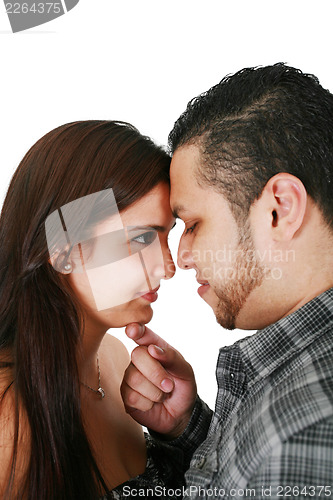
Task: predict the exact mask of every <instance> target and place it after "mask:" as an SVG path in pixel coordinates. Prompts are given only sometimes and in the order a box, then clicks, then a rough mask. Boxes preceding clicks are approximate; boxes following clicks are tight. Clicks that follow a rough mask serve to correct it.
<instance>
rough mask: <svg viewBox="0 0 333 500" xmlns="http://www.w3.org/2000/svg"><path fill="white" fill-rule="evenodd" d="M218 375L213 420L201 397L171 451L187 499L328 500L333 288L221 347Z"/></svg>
mask: <svg viewBox="0 0 333 500" xmlns="http://www.w3.org/2000/svg"><path fill="white" fill-rule="evenodd" d="M216 376H217V382H218V394H217V399H216V408H215V413H214V414H212V412H211V410H210V409H209V408H208V407H207V406H206V405H205V404H204V403H203V402H202V401H201V400H200V399H199V398H198V400H197V402H196V406H195V409H194V411H193V414H192V418H191V421H190V423H189V425H188V427H187V429H186V430H185V432H184V433H183V434H182V435H181V436H180V437H179V438H178V439H176V440H174V441H173V442H172V443H169V445H170V444H172V445H173V446H175V447H176V448H177V449H178V450H182V452H183V457H184V462H183V466H184V470H185V469H187V468H188V465H189V462H190V467H189V468H188V470H187V472H186V475H185V478H186V485H187V490H186V491H185V492H183V495H184V497H185V498H188V497H190V498H208V497H210V498H242V499H244V498H256V499H261V498H263V499H264V498H267V497H268V498H294V499H295V498H320V499H323V498H333V289H330V290H328V291H327V292H325V293H323V294H322V295H321V296H319V297H317V298H315V299H313V300H312V301H311V302H309V303H308V304H306V305H304V306H303V307H302V308H300V309H299V310H297V311H296V312H294V313H293V314H291V315H289V316H288V317H286V318H283V319H281V320H280V321H278V322H277V323H275V324H273V325H271V326H269V327H267V328H265V329H264V330H260V331H258V332H257V333H256V334H254V335H252V336H250V337H247V338H245V339H242V340H240V341H238V342H236V343H235V344H234V345H233V346H228V347H224V348H222V349H221V350H220V353H219V358H218V363H217V369H216ZM175 451H176V450H175ZM192 455H193V456H192Z"/></svg>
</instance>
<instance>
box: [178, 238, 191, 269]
mask: <svg viewBox="0 0 333 500" xmlns="http://www.w3.org/2000/svg"><path fill="white" fill-rule="evenodd" d="M177 264H178V266H179V267H180V268H181V269H191V268H193V266H194V262H193V256H192V252H191V248H190V247H189V245H187V244H186V243H185V241H184V237H183V236H182V237H181V238H180V242H179V247H178V258H177Z"/></svg>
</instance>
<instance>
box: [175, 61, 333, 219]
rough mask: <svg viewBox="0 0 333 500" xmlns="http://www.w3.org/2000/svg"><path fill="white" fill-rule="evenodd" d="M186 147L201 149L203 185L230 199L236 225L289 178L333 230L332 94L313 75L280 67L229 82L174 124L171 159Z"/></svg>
mask: <svg viewBox="0 0 333 500" xmlns="http://www.w3.org/2000/svg"><path fill="white" fill-rule="evenodd" d="M188 144H196V145H198V146H199V147H200V151H201V159H202V162H201V165H200V167H199V169H198V177H197V178H198V182H199V183H204V184H208V185H210V186H214V187H215V188H216V189H217V190H218V191H220V192H221V193H222V194H224V195H225V196H226V197H227V199H228V200H229V202H230V205H231V209H232V210H233V213H234V215H235V216H236V217H237V218H238V219H244V217H247V215H248V212H249V209H250V207H251V205H252V203H253V202H254V201H255V200H256V199H258V198H259V197H260V194H261V193H262V190H263V188H264V186H265V184H266V183H267V181H268V180H269V179H270V178H271V177H272V176H274V175H275V174H277V173H279V172H288V173H290V174H292V175H295V176H296V177H298V178H299V179H300V180H301V181H302V182H303V184H304V186H305V189H306V190H307V193H308V194H309V196H311V197H312V199H313V200H314V201H315V202H316V203H317V204H318V206H319V207H320V208H321V210H322V213H323V215H324V218H325V220H326V222H327V223H328V224H329V225H330V226H331V228H332V227H333V193H332V187H333V95H332V94H331V93H330V92H329V91H328V90H325V89H324V88H323V87H322V86H321V85H320V84H319V81H318V79H317V78H316V77H315V76H314V75H309V74H305V73H302V71H300V70H298V69H295V68H292V67H290V66H286V65H285V64H283V63H278V64H275V65H272V66H265V67H255V68H245V69H243V70H241V71H239V72H237V73H235V74H234V75H229V76H227V77H225V78H224V79H223V80H222V81H221V82H220V83H218V84H217V85H215V86H214V87H212V88H211V89H210V90H208V91H207V92H204V93H203V94H201V95H199V96H198V97H196V98H194V99H192V100H191V101H190V102H189V103H188V105H187V108H186V110H185V112H184V113H183V114H182V115H181V116H180V117H179V119H178V120H177V121H176V123H175V125H174V127H173V130H172V131H171V132H170V135H169V148H170V151H171V153H173V152H174V151H175V150H176V149H177V148H179V147H181V146H183V145H188Z"/></svg>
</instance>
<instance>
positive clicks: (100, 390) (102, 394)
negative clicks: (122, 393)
mask: <svg viewBox="0 0 333 500" xmlns="http://www.w3.org/2000/svg"><path fill="white" fill-rule="evenodd" d="M97 391H98V392H99V393H100V395H101V399H103V398H104V396H105V392H104V389H102V387H99V388H98V389H97Z"/></svg>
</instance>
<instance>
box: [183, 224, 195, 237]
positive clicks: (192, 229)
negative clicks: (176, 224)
mask: <svg viewBox="0 0 333 500" xmlns="http://www.w3.org/2000/svg"><path fill="white" fill-rule="evenodd" d="M196 225H197V224H196V223H195V224H193V226H191V227H188V228H187V229H185V235H186V234H192V233H193V231H194V229H195V228H196Z"/></svg>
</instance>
